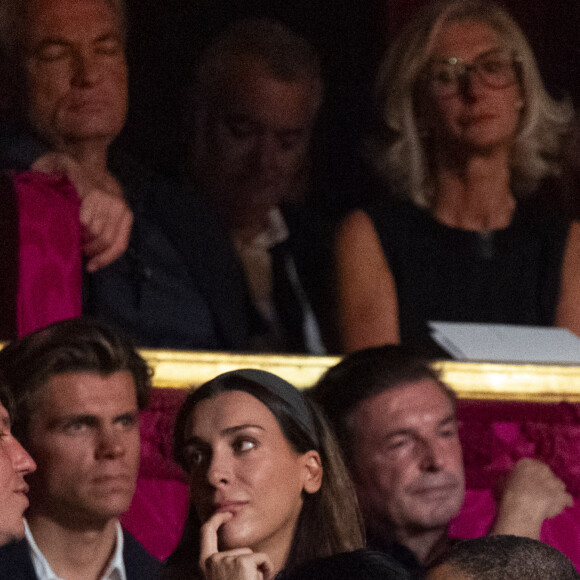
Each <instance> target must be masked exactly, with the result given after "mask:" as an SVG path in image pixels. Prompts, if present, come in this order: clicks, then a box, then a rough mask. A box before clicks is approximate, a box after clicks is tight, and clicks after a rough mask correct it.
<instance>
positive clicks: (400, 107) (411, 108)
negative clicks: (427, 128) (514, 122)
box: [369, 0, 574, 207]
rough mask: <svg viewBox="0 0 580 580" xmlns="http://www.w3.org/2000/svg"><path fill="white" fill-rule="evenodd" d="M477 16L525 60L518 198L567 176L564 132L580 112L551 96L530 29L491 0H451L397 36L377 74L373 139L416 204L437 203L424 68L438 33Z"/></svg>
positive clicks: (386, 167) (388, 170) (382, 167)
mask: <svg viewBox="0 0 580 580" xmlns="http://www.w3.org/2000/svg"><path fill="white" fill-rule="evenodd" d="M461 20H475V21H477V22H483V23H484V24H487V25H488V26H490V27H491V28H493V29H494V30H495V31H496V32H497V34H498V35H499V36H500V38H501V39H502V41H503V43H504V44H505V47H506V48H507V49H508V50H510V51H512V52H513V54H514V55H516V57H517V62H518V69H519V70H518V72H519V82H520V86H521V91H522V96H523V100H524V108H523V110H522V115H521V119H520V124H519V129H518V133H517V135H516V138H515V141H514V144H513V149H512V156H511V167H510V169H511V180H512V189H513V191H514V194H515V195H516V196H520V197H521V196H524V195H526V194H527V193H530V192H532V191H533V190H534V189H535V188H536V187H537V186H538V183H539V182H540V180H542V179H544V178H546V177H549V176H559V174H560V172H561V167H560V157H561V149H562V144H563V140H564V137H565V136H566V134H567V133H568V132H569V130H570V127H571V123H572V120H573V117H574V110H573V107H572V105H571V103H570V102H569V101H568V100H562V101H556V100H554V99H553V98H552V97H550V95H549V94H548V93H547V91H546V89H545V87H544V84H543V82H542V79H541V76H540V73H539V70H538V65H537V63H536V59H535V57H534V54H533V52H532V49H531V47H530V45H529V43H528V41H527V40H526V37H525V36H524V33H523V32H522V30H521V29H520V27H519V26H518V25H517V24H516V23H515V21H514V20H513V19H512V18H511V16H509V14H508V13H507V12H506V11H505V10H503V9H502V8H500V7H499V6H498V5H497V4H494V3H493V2H489V1H487V0H485V1H483V0H446V1H444V2H436V3H434V4H431V5H429V6H427V7H426V8H425V9H424V10H423V11H422V12H421V13H420V14H419V15H418V16H417V17H416V18H415V19H414V20H413V21H412V22H410V23H409V25H408V26H407V27H406V28H405V29H404V30H403V32H402V33H401V34H400V36H399V37H398V38H397V39H396V40H395V42H394V43H393V45H392V47H391V49H390V50H389V51H388V52H387V54H386V56H385V59H384V60H383V62H382V64H381V66H380V69H379V73H378V78H377V85H376V99H377V104H378V106H379V109H380V113H381V118H382V122H383V126H382V127H381V134H380V135H378V136H376V137H375V138H374V139H372V140H370V141H369V145H370V149H369V151H370V155H371V158H372V162H373V164H374V166H375V168H376V169H377V171H378V172H379V174H380V175H381V176H382V177H383V178H385V179H386V181H387V182H388V183H389V184H390V185H391V186H392V188H393V191H395V192H397V191H399V192H401V193H402V194H403V195H406V196H407V197H409V198H410V199H411V200H412V201H413V202H414V203H415V204H417V205H419V206H423V207H429V205H430V204H431V202H432V200H433V196H434V190H433V185H432V179H431V173H430V162H431V159H430V158H429V156H428V149H429V148H428V140H427V137H426V136H425V134H424V132H423V131H421V115H420V110H421V99H422V98H424V97H423V96H422V90H423V91H424V89H425V88H426V87H425V84H424V80H423V78H424V71H425V69H426V67H427V65H428V63H429V60H430V58H431V54H432V51H433V46H434V43H435V40H436V38H437V37H438V35H439V34H440V32H441V30H442V28H443V26H444V25H445V24H446V23H448V22H452V21H461Z"/></svg>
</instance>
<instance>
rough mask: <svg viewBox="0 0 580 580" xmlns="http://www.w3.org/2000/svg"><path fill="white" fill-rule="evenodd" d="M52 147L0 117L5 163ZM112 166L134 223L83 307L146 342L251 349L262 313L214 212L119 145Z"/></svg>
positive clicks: (92, 280) (1, 161)
mask: <svg viewBox="0 0 580 580" xmlns="http://www.w3.org/2000/svg"><path fill="white" fill-rule="evenodd" d="M46 150H47V148H46V146H45V145H43V144H42V142H40V141H39V140H38V139H37V138H36V137H35V136H34V135H32V134H31V133H30V132H29V131H28V130H27V129H26V128H24V127H20V126H12V125H10V124H9V123H7V122H6V120H5V119H0V167H5V168H10V169H25V168H27V167H28V166H29V165H30V164H31V163H32V162H33V161H34V160H35V159H36V158H37V157H38V156H40V155H42V154H43V153H45V152H46ZM109 168H110V170H111V172H112V173H113V174H114V175H115V176H116V177H117V178H118V179H119V181H120V183H121V185H122V186H123V190H124V194H125V197H126V199H127V201H128V203H129V205H130V206H131V209H132V210H133V212H134V222H133V229H132V232H131V240H130V245H129V248H128V250H127V251H126V252H125V253H124V254H123V255H122V256H121V257H120V258H118V259H117V260H116V261H115V262H113V264H111V265H109V266H108V267H106V268H103V269H101V270H99V271H98V272H96V273H95V274H92V275H86V276H85V280H84V282H85V283H84V289H83V313H85V314H89V315H92V316H96V317H98V318H102V319H105V320H108V321H111V322H114V323H116V324H117V325H118V326H120V327H122V328H124V329H125V330H126V331H127V332H128V333H129V334H131V335H132V336H133V338H134V339H135V340H136V342H137V343H138V344H139V345H140V346H146V347H152V348H176V349H187V350H230V351H246V350H251V344H252V343H251V336H252V335H253V334H254V333H255V332H256V329H257V327H258V324H259V323H258V318H257V313H256V311H255V309H254V308H253V306H252V304H251V301H250V297H249V294H248V290H247V288H246V284H245V279H244V274H243V271H242V268H241V265H240V264H239V263H238V261H237V258H236V256H235V254H234V251H233V247H231V243H230V242H229V238H228V236H227V234H225V232H224V231H223V230H222V229H221V226H220V224H219V222H218V220H217V219H215V217H214V216H213V214H212V213H211V211H210V210H209V209H208V208H206V207H205V206H204V204H203V203H202V202H201V201H199V200H198V199H196V198H195V197H194V195H193V194H192V193H191V192H190V191H188V190H187V189H186V188H185V187H183V186H182V185H181V184H179V183H177V182H175V181H172V180H169V179H166V178H164V177H161V176H159V175H158V174H156V173H155V172H153V171H149V170H147V169H145V168H144V167H142V166H141V165H140V164H138V163H136V162H135V160H134V159H132V158H131V157H130V156H128V155H126V154H125V153H124V152H123V151H120V150H119V149H118V148H117V147H116V146H115V145H114V144H113V146H112V147H111V148H110V150H109ZM5 213H6V212H5ZM12 213H13V212H12ZM3 217H4V216H3V215H0V222H1V221H2V218H3ZM8 217H9V218H10V220H11V221H13V217H12V216H11V215H9V216H8ZM4 221H6V220H4ZM0 257H2V256H0ZM5 285H6V284H5ZM0 290H1V288H0ZM1 322H2V321H0V323H1ZM2 326H4V325H2Z"/></svg>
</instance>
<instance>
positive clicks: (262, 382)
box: [166, 369, 363, 580]
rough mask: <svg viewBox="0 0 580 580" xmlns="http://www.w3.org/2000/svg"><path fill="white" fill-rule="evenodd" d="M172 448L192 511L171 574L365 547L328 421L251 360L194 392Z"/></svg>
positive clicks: (240, 572)
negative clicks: (246, 366)
mask: <svg viewBox="0 0 580 580" xmlns="http://www.w3.org/2000/svg"><path fill="white" fill-rule="evenodd" d="M174 443H175V446H174V453H175V458H176V460H177V461H178V462H179V463H180V464H181V466H182V467H183V468H184V469H185V471H186V472H187V474H188V476H189V480H190V485H191V489H190V510H189V514H188V518H187V522H186V524H185V530H184V533H183V536H182V539H181V542H180V544H179V546H178V547H177V549H176V551H175V552H174V553H173V554H172V555H171V556H170V558H169V559H168V561H167V568H166V578H175V579H177V578H179V579H180V580H181V579H187V578H195V579H198V578H199V579H207V580H221V579H226V578H227V579H229V580H233V579H236V580H238V579H239V580H245V579H250V578H251V579H254V578H263V579H264V580H270V579H272V578H274V577H275V576H276V575H278V573H279V572H281V571H282V570H286V571H288V570H290V569H293V568H295V567H297V566H300V565H302V564H304V563H305V562H308V561H310V560H313V559H316V558H323V557H327V556H331V555H333V554H337V553H339V552H346V551H351V550H357V549H359V548H362V546H363V534H362V528H361V519H360V515H359V512H358V508H357V503H356V497H355V493H354V490H353V488H352V484H351V483H350V479H349V477H348V474H347V471H346V469H345V466H344V464H343V462H342V459H341V455H340V451H339V449H338V447H337V445H336V442H335V441H334V439H333V437H332V435H331V434H330V431H329V430H328V427H327V426H326V424H325V422H324V421H323V419H322V418H321V417H320V415H319V414H318V412H317V411H316V410H315V409H314V408H313V406H312V405H311V403H310V402H308V401H307V400H306V399H305V398H304V396H303V395H302V393H301V392H300V391H298V390H297V389H295V388H294V387H293V386H292V385H291V384H290V383H287V382H286V381H284V380H283V379H281V378H280V377H277V376H276V375H273V374H271V373H268V372H265V371H260V370H254V369H243V370H238V371H232V372H229V373H225V374H222V375H220V376H218V377H216V378H215V379H213V380H211V381H209V382H207V383H205V384H204V385H202V386H201V387H200V388H199V389H197V390H194V391H192V392H191V393H190V394H189V395H188V397H187V399H186V400H185V402H184V404H183V406H182V407H181V409H180V411H179V413H178V416H177V420H176V424H175V433H174Z"/></svg>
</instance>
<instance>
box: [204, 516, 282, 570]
mask: <svg viewBox="0 0 580 580" xmlns="http://www.w3.org/2000/svg"><path fill="white" fill-rule="evenodd" d="M232 517H233V514H231V513H230V512H217V513H215V514H214V515H213V516H211V518H209V520H207V522H205V524H203V526H201V549H200V554H199V565H200V567H201V569H202V570H203V573H204V575H205V577H206V579H207V580H273V578H274V576H275V574H274V569H273V566H272V562H271V561H270V558H269V557H268V556H267V555H266V554H260V553H255V552H252V550H250V548H237V549H235V550H226V551H225V552H220V551H219V549H218V536H217V532H218V530H219V528H220V526H222V525H223V524H225V523H226V522H228V521H229V520H231V519H232Z"/></svg>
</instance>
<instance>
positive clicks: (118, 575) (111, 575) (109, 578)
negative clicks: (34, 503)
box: [24, 520, 127, 580]
mask: <svg viewBox="0 0 580 580" xmlns="http://www.w3.org/2000/svg"><path fill="white" fill-rule="evenodd" d="M24 530H25V532H26V540H27V542H28V545H29V546H30V556H31V558H32V565H33V566H34V571H35V572H36V575H37V576H38V580H66V578H60V577H59V576H57V575H56V574H55V573H54V572H53V571H52V568H51V567H50V564H49V563H48V561H47V559H46V558H45V557H44V554H43V553H42V552H41V551H40V549H39V548H38V546H37V545H36V542H35V541H34V538H33V537H32V533H31V532H30V528H29V527H28V523H27V522H26V520H24ZM116 530H117V539H116V542H115V552H114V553H113V557H112V558H111V561H110V563H109V565H108V566H107V570H106V571H105V573H104V574H103V575H102V576H101V578H100V579H99V580H127V574H126V573H125V563H124V561H123V529H122V528H121V524H120V523H119V522H117V525H116Z"/></svg>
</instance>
